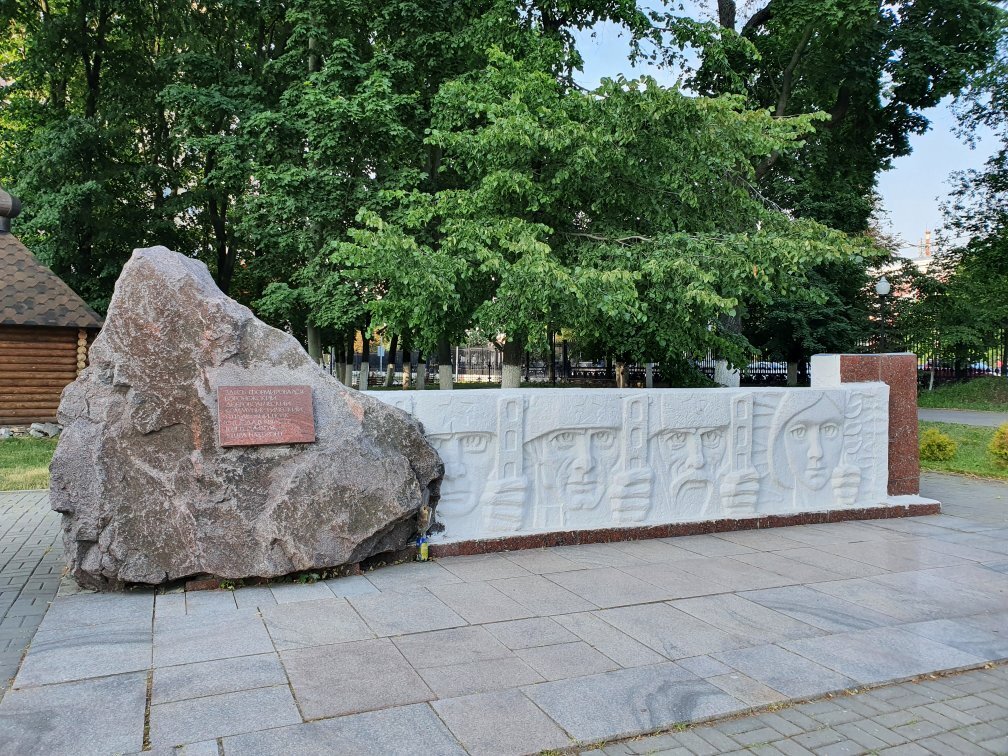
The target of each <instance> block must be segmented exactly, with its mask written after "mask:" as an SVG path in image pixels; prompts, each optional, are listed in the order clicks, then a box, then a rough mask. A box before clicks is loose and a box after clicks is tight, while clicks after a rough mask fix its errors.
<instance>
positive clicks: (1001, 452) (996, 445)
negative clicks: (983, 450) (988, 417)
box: [987, 423, 1008, 465]
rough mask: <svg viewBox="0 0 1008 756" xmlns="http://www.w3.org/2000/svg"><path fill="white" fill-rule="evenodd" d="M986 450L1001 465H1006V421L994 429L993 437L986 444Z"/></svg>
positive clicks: (1007, 432)
mask: <svg viewBox="0 0 1008 756" xmlns="http://www.w3.org/2000/svg"><path fill="white" fill-rule="evenodd" d="M987 451H989V452H990V453H991V454H993V455H994V457H995V458H996V459H997V461H998V462H1000V463H1001V464H1002V465H1008V423H1005V424H1004V425H1002V426H1001V427H1000V428H998V429H997V430H996V431H994V437H993V438H992V439H991V441H990V444H989V445H988V446H987Z"/></svg>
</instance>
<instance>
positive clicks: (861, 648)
mask: <svg viewBox="0 0 1008 756" xmlns="http://www.w3.org/2000/svg"><path fill="white" fill-rule="evenodd" d="M781 645H782V646H783V647H784V648H786V649H788V650H790V651H794V652H795V653H798V654H801V655H802V656H805V657H806V658H809V659H815V660H816V661H817V662H819V663H820V664H822V665H823V666H825V667H829V668H830V669H832V670H835V671H836V672H839V673H840V674H842V675H845V676H847V677H850V678H851V679H853V680H856V681H857V682H858V683H860V684H871V683H881V682H886V681H889V680H902V679H906V678H908V677H913V676H915V675H921V674H925V673H927V672H932V671H934V670H944V669H957V668H961V667H969V666H973V665H976V664H980V663H982V662H983V661H986V659H982V658H981V657H979V656H976V655H974V654H969V653H966V652H964V651H960V650H958V649H955V648H952V647H951V646H946V645H944V644H941V643H938V642H936V641H932V640H929V639H927V638H924V637H922V636H920V635H915V634H914V633H911V632H908V631H907V630H902V629H900V628H897V627H878V628H874V629H871V630H856V631H853V632H849V633H837V634H835V635H825V636H821V637H818V638H805V639H803V640H796V641H787V642H785V643H782V644H781Z"/></svg>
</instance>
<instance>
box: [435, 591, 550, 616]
mask: <svg viewBox="0 0 1008 756" xmlns="http://www.w3.org/2000/svg"><path fill="white" fill-rule="evenodd" d="M427 590H428V591H430V592H431V593H433V594H434V595H435V596H437V597H438V598H439V599H440V600H441V601H442V602H443V603H444V604H445V605H446V606H447V607H448V608H449V609H451V610H452V611H454V612H455V613H456V614H458V615H459V616H460V617H462V618H463V619H464V620H465V621H466V622H470V623H485V622H502V621H504V620H513V619H522V618H524V617H531V616H532V612H530V611H529V610H528V609H526V608H525V607H524V606H522V605H521V604H519V603H518V602H517V601H514V600H512V599H510V598H508V597H507V596H505V595H504V594H503V593H501V592H500V591H498V590H497V589H496V588H494V587H493V585H491V584H490V583H449V584H447V585H432V586H429V587H428V588H427Z"/></svg>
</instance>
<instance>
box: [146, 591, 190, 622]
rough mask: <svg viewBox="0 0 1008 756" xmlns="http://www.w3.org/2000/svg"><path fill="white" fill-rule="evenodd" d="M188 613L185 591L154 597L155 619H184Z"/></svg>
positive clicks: (160, 594) (159, 594)
mask: <svg viewBox="0 0 1008 756" xmlns="http://www.w3.org/2000/svg"><path fill="white" fill-rule="evenodd" d="M185 613H186V595H185V591H175V592H173V593H158V594H156V595H155V596H154V616H155V617H182V616H185Z"/></svg>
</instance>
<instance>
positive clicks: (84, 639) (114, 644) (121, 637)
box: [14, 622, 152, 688]
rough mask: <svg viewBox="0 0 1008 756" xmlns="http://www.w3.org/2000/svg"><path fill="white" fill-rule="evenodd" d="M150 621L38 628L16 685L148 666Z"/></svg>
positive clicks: (31, 684)
mask: <svg viewBox="0 0 1008 756" xmlns="http://www.w3.org/2000/svg"><path fill="white" fill-rule="evenodd" d="M151 649H152V638H151V628H150V623H149V622H148V623H147V626H146V627H138V626H137V624H136V623H135V622H126V623H118V624H117V623H109V624H106V625H97V626H96V625H91V626H84V627H79V628H75V629H66V630H63V629H61V630H51V631H40V632H38V633H36V635H35V637H34V639H33V640H32V642H31V653H29V654H28V655H27V656H26V657H25V660H24V663H23V664H22V665H21V670H20V672H18V675H17V678H16V679H15V680H14V687H15V688H27V687H30V686H33V685H47V684H51V683H61V682H70V681H72V680H83V679H86V678H89V677H104V676H105V675H115V674H121V673H124V672H138V671H140V670H147V669H150V666H151Z"/></svg>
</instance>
